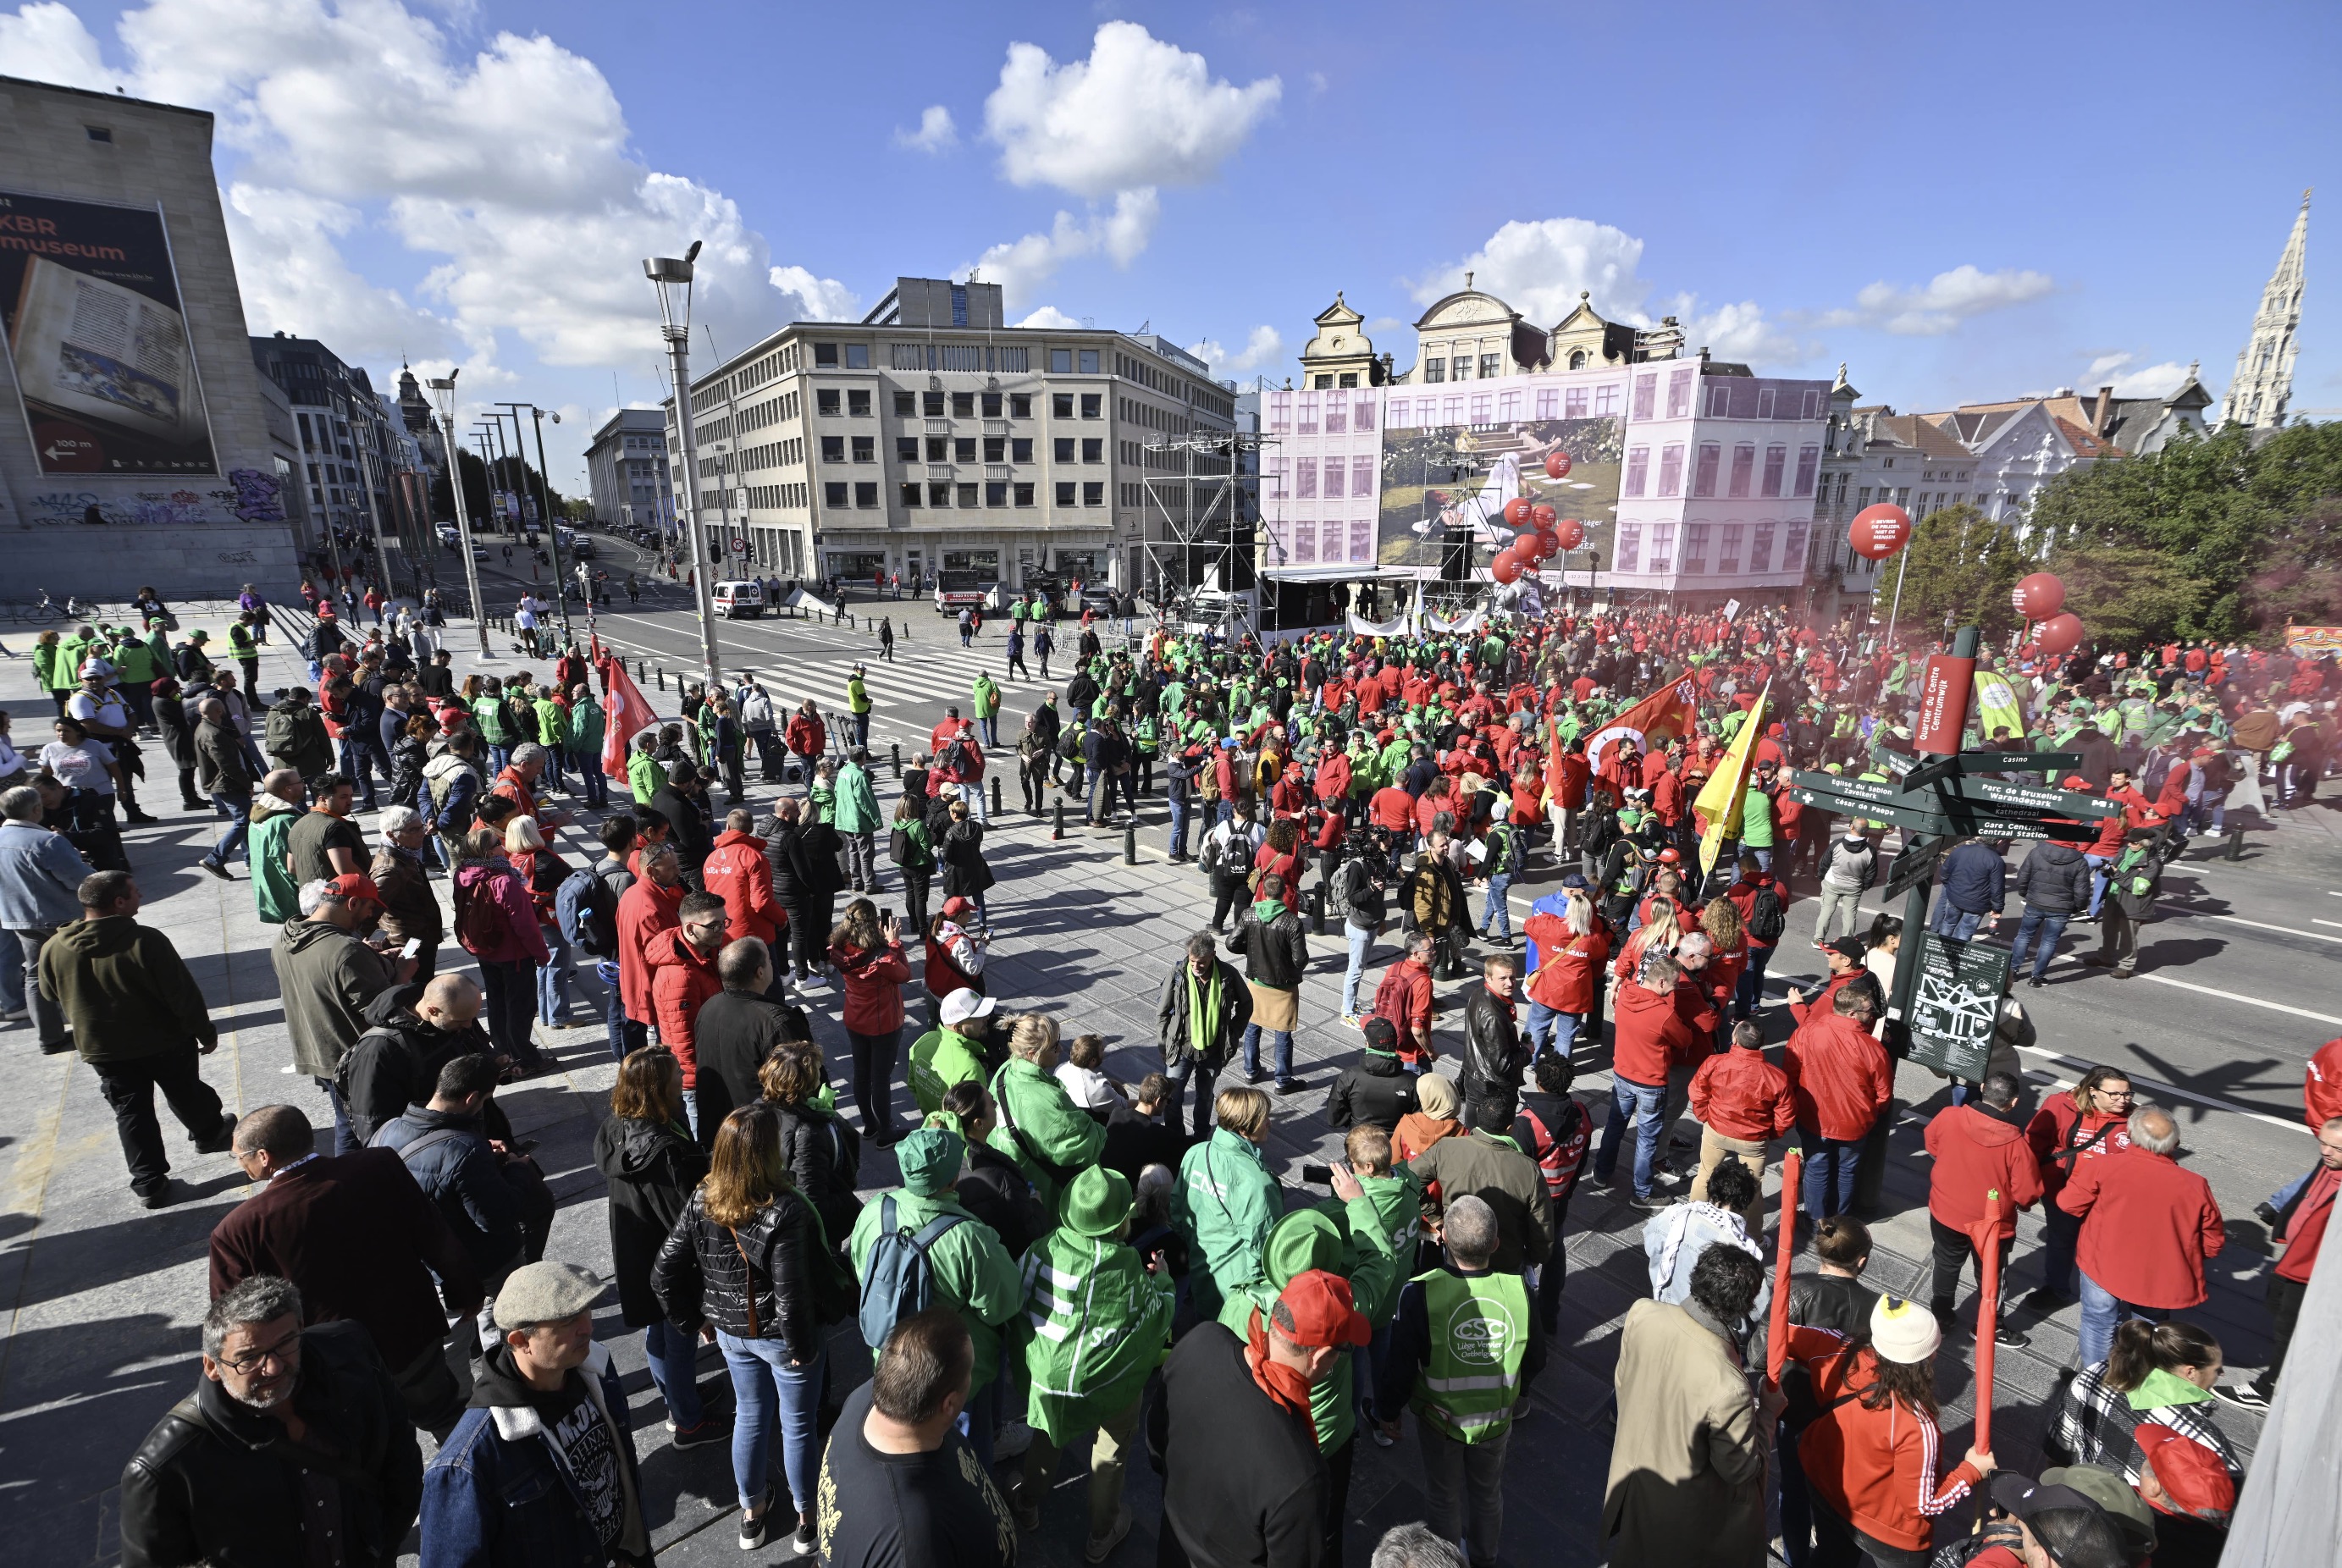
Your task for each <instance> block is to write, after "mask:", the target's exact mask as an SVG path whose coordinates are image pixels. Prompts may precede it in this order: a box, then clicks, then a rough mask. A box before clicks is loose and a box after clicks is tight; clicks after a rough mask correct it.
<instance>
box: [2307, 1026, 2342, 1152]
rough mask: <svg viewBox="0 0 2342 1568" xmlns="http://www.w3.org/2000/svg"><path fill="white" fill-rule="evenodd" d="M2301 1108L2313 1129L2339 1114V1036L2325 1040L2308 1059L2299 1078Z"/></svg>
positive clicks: (2341, 1104) (2341, 1046)
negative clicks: (2306, 1065)
mask: <svg viewBox="0 0 2342 1568" xmlns="http://www.w3.org/2000/svg"><path fill="white" fill-rule="evenodd" d="M2301 1109H2302V1113H2303V1120H2305V1121H2307V1123H2308V1124H2309V1126H2310V1129H2311V1131H2313V1132H2315V1131H2316V1130H2317V1129H2318V1128H2320V1127H2323V1126H2324V1125H2326V1124H2327V1123H2328V1122H2330V1121H2332V1120H2333V1119H2334V1118H2335V1117H2337V1116H2342V1039H2337V1040H2328V1041H2327V1043H2326V1044H2323V1045H2320V1046H2319V1047H2318V1048H2317V1054H2316V1055H2314V1056H2312V1057H2311V1058H2310V1059H2309V1070H2308V1072H2307V1073H2306V1074H2303V1076H2302V1080H2301Z"/></svg>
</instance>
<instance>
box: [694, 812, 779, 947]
mask: <svg viewBox="0 0 2342 1568" xmlns="http://www.w3.org/2000/svg"><path fill="white" fill-rule="evenodd" d="M699 880H700V885H701V886H703V887H705V888H706V890H707V891H708V892H710V893H712V894H715V895H716V897H718V898H720V899H722V900H723V901H724V916H725V928H724V934H725V936H726V938H727V939H728V940H730V941H733V942H737V941H739V940H740V939H741V938H742V937H744V936H753V937H756V938H757V939H758V940H759V941H761V942H764V943H765V944H767V945H770V944H772V943H773V942H775V941H776V940H777V939H778V938H779V936H780V933H781V927H782V926H783V925H784V924H786V923H787V921H788V914H787V913H786V911H784V910H783V909H782V908H781V906H780V905H779V904H777V903H776V902H774V899H773V867H772V863H771V862H769V861H767V860H766V858H765V842H764V840H762V839H760V838H757V837H756V836H755V835H754V834H746V833H741V832H739V831H738V830H736V829H727V830H726V831H725V832H724V833H721V834H717V835H716V847H715V849H714V850H713V851H711V852H710V853H709V854H708V856H707V859H706V863H705V864H702V865H701V866H700V868H699Z"/></svg>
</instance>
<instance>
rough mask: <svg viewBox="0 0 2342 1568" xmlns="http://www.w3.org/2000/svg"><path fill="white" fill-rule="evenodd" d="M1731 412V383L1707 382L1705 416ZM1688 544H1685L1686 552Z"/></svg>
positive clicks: (1716, 417) (1717, 415)
mask: <svg viewBox="0 0 2342 1568" xmlns="http://www.w3.org/2000/svg"><path fill="white" fill-rule="evenodd" d="M1731 413H1732V384H1731V383H1730V382H1728V381H1724V380H1721V379H1718V380H1716V381H1711V382H1709V383H1708V384H1707V416H1708V417H1709V418H1710V419H1723V418H1725V417H1726V416H1727V415H1729V414H1731ZM1688 549H1689V546H1686V553H1688Z"/></svg>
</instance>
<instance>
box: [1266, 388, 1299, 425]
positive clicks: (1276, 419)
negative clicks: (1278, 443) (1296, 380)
mask: <svg viewBox="0 0 2342 1568" xmlns="http://www.w3.org/2000/svg"><path fill="white" fill-rule="evenodd" d="M1292 428H1293V394H1292V393H1290V392H1282V391H1280V392H1272V393H1270V394H1268V429H1269V434H1272V435H1283V434H1286V432H1287V431H1289V430H1291V429H1292Z"/></svg>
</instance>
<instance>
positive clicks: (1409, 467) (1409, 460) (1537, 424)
mask: <svg viewBox="0 0 2342 1568" xmlns="http://www.w3.org/2000/svg"><path fill="white" fill-rule="evenodd" d="M1424 401H1425V402H1426V403H1428V401H1429V400H1428V399H1426V400H1424ZM1623 437H1624V427H1623V426H1622V425H1621V424H1620V423H1619V421H1618V420H1617V419H1616V418H1613V417H1598V418H1587V419H1516V420H1509V421H1499V422H1497V423H1495V424H1438V425H1427V426H1426V425H1416V426H1409V427H1404V428H1403V427H1400V426H1398V425H1395V424H1394V425H1389V426H1386V428H1385V429H1384V431H1383V452H1382V470H1383V471H1382V510H1381V516H1380V521H1379V524H1378V525H1377V530H1376V534H1377V537H1376V562H1377V563H1378V564H1382V565H1385V566H1413V567H1427V568H1436V567H1437V566H1438V565H1439V562H1440V553H1441V550H1442V548H1443V547H1444V545H1445V544H1446V543H1447V541H1448V540H1449V538H1450V536H1451V534H1456V535H1460V534H1462V533H1464V532H1466V531H1468V532H1469V534H1470V535H1471V539H1472V546H1473V548H1472V564H1474V565H1475V566H1486V564H1488V561H1489V559H1490V557H1491V556H1493V555H1494V554H1495V553H1496V551H1498V550H1501V549H1503V548H1504V547H1505V546H1506V545H1507V544H1511V543H1512V539H1513V534H1514V533H1515V530H1514V529H1513V528H1512V527H1510V526H1509V525H1508V524H1506V522H1505V520H1504V510H1505V503H1506V502H1507V501H1510V500H1512V499H1513V498H1514V497H1516V496H1526V497H1527V498H1528V499H1529V501H1530V502H1531V503H1532V504H1537V503H1542V504H1547V505H1550V506H1552V507H1553V509H1554V511H1555V512H1556V514H1558V515H1559V516H1561V517H1564V518H1570V517H1575V518H1576V519H1578V520H1579V521H1581V522H1583V523H1584V524H1586V538H1585V541H1584V542H1583V543H1582V544H1579V546H1578V549H1579V550H1581V551H1584V550H1599V551H1600V552H1601V553H1602V558H1603V563H1604V564H1605V565H1607V564H1609V561H1610V558H1611V556H1610V544H1611V538H1612V533H1613V527H1614V524H1615V523H1616V517H1617V508H1618V474H1619V467H1620V464H1621V462H1622V460H1623V457H1624V449H1623ZM1555 452H1560V453H1566V454H1568V457H1569V474H1568V475H1567V477H1566V478H1562V479H1552V478H1548V477H1546V456H1547V454H1551V453H1555Z"/></svg>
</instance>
